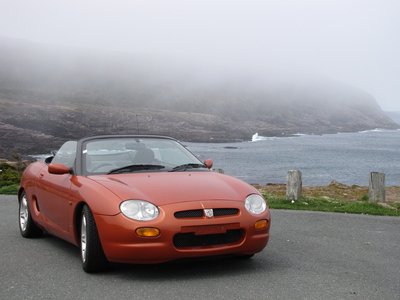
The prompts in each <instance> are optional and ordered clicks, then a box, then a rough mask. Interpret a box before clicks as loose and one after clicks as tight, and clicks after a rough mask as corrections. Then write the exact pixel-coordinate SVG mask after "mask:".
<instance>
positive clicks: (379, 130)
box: [358, 128, 388, 133]
mask: <svg viewBox="0 0 400 300" xmlns="http://www.w3.org/2000/svg"><path fill="white" fill-rule="evenodd" d="M385 131H388V130H387V129H381V128H375V129H370V130H362V131H359V132H358V133H370V132H385Z"/></svg>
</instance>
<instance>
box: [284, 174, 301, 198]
mask: <svg viewBox="0 0 400 300" xmlns="http://www.w3.org/2000/svg"><path fill="white" fill-rule="evenodd" d="M287 178H288V182H287V186H286V199H287V200H289V201H296V200H298V199H299V198H300V197H301V188H302V186H303V183H302V181H301V172H300V171H298V170H290V171H289V172H288V175H287Z"/></svg>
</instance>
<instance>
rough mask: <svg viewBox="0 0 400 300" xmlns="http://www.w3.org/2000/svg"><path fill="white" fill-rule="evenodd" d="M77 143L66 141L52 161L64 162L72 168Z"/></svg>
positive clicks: (56, 162)
mask: <svg viewBox="0 0 400 300" xmlns="http://www.w3.org/2000/svg"><path fill="white" fill-rule="evenodd" d="M76 145H77V142H76V141H68V142H65V143H64V145H62V146H61V148H60V150H58V151H57V153H56V155H55V156H54V158H53V160H52V163H55V164H64V165H66V166H67V167H70V168H72V167H73V166H74V163H75V157H76Z"/></svg>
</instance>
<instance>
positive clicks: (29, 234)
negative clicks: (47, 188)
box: [18, 192, 43, 238]
mask: <svg viewBox="0 0 400 300" xmlns="http://www.w3.org/2000/svg"><path fill="white" fill-rule="evenodd" d="M18 212H19V213H18V221H19V222H18V223H19V231H20V232H21V235H22V236H23V237H25V238H34V237H39V236H41V235H42V234H43V231H42V230H41V229H40V228H39V227H38V226H37V225H36V224H35V223H34V222H33V220H32V215H31V211H30V210H29V204H28V198H27V196H26V193H25V192H22V193H21V196H20V198H19V211H18Z"/></svg>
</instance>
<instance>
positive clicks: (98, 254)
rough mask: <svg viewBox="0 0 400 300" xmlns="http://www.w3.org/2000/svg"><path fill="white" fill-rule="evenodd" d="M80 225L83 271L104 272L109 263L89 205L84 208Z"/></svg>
mask: <svg viewBox="0 0 400 300" xmlns="http://www.w3.org/2000/svg"><path fill="white" fill-rule="evenodd" d="M80 225H81V226H80V229H81V230H80V237H81V239H80V240H81V243H80V249H81V259H82V268H83V270H84V271H85V272H87V273H95V272H99V271H102V270H104V269H105V268H106V267H107V263H108V262H107V259H106V257H105V255H104V252H103V247H102V246H101V243H100V239H99V235H98V232H97V227H96V222H95V220H94V217H93V214H92V212H91V211H90V209H89V207H88V206H87V205H85V206H84V207H83V210H82V214H81V223H80Z"/></svg>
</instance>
